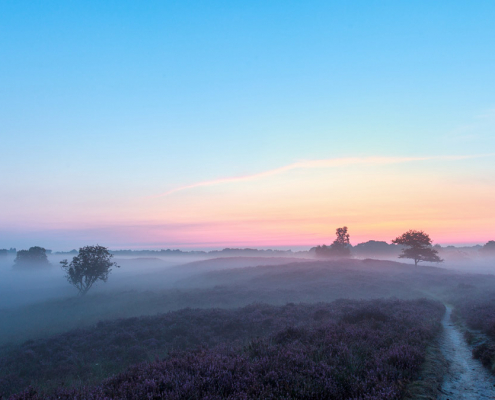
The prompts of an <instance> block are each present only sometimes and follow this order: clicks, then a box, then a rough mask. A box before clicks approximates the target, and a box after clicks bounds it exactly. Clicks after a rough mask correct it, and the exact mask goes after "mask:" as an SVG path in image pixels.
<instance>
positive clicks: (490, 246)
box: [480, 240, 495, 255]
mask: <svg viewBox="0 0 495 400" xmlns="http://www.w3.org/2000/svg"><path fill="white" fill-rule="evenodd" d="M480 251H481V252H482V253H483V254H485V255H495V240H490V241H488V242H487V243H485V244H484V245H483V247H482V248H481V249H480Z"/></svg>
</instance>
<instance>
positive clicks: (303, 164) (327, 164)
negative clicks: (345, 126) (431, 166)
mask: <svg viewBox="0 0 495 400" xmlns="http://www.w3.org/2000/svg"><path fill="white" fill-rule="evenodd" d="M493 155H495V153H492V154H482V155H464V156H430V157H346V158H329V159H323V160H307V161H298V162H295V163H293V164H289V165H285V166H283V167H279V168H275V169H270V170H268V171H263V172H259V173H256V174H251V175H243V176H235V177H227V178H219V179H213V180H209V181H202V182H196V183H193V184H191V185H185V186H179V187H176V188H174V189H170V190H169V191H167V192H164V193H161V194H158V195H155V196H150V197H149V198H159V197H165V196H169V195H171V194H173V193H178V192H182V191H184V190H189V189H194V188H199V187H207V186H216V185H222V184H227V183H239V182H246V181H254V180H258V179H262V178H266V177H269V176H274V175H280V174H283V173H285V172H288V171H292V170H296V169H313V168H332V167H340V166H348V165H360V164H365V165H384V164H399V163H406V162H414V161H428V160H464V159H469V158H478V157H488V156H493Z"/></svg>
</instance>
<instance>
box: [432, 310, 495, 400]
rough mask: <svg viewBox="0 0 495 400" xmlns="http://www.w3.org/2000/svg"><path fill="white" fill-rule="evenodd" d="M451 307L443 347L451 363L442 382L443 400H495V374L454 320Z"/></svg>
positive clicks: (446, 315)
mask: <svg viewBox="0 0 495 400" xmlns="http://www.w3.org/2000/svg"><path fill="white" fill-rule="evenodd" d="M451 312H452V308H451V307H447V312H446V313H445V316H444V318H443V320H442V325H443V328H444V334H443V338H442V341H441V349H442V353H443V355H444V357H445V358H446V359H447V361H448V362H449V371H448V373H447V375H446V376H445V380H444V383H443V385H442V394H441V395H440V396H439V397H438V399H440V400H457V399H495V377H494V376H492V375H491V374H490V373H489V372H488V371H487V370H486V369H485V368H484V367H483V365H481V363H480V362H479V361H478V360H475V359H473V358H472V353H471V349H470V347H469V346H468V345H467V343H466V341H465V340H464V337H463V335H462V333H461V332H460V330H459V329H458V328H457V327H456V326H455V325H454V324H453V323H452V322H451V320H450V314H451Z"/></svg>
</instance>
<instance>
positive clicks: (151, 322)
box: [3, 300, 444, 400]
mask: <svg viewBox="0 0 495 400" xmlns="http://www.w3.org/2000/svg"><path fill="white" fill-rule="evenodd" d="M443 313H444V307H443V305H442V304H439V303H436V302H432V301H428V300H415V301H401V300H372V301H352V300H339V301H336V302H333V303H329V304H323V303H320V304H314V305H287V306H285V307H271V306H266V305H253V306H249V307H245V308H242V309H238V310H230V311H225V310H184V311H181V312H177V313H169V314H166V315H163V316H160V317H155V318H156V319H153V318H151V317H147V318H135V319H129V320H122V321H117V322H107V323H103V324H100V326H97V327H95V328H94V329H93V330H86V331H73V332H69V333H67V334H65V335H60V336H57V337H56V338H52V339H48V340H45V341H38V342H32V343H26V344H25V345H23V346H22V347H21V348H19V349H17V352H12V353H10V355H9V357H10V358H9V359H8V360H4V361H3V363H4V364H3V368H6V365H7V364H5V362H8V363H12V362H14V361H16V357H19V358H18V361H16V362H21V359H22V360H25V359H29V358H30V357H31V358H32V357H37V353H36V351H39V350H38V346H41V345H42V343H44V344H45V347H46V348H45V352H46V353H45V354H46V355H47V358H48V360H46V359H44V358H43V357H40V358H39V359H38V362H45V363H46V362H48V363H49V365H48V366H47V367H43V366H42V365H40V364H37V365H38V368H39V369H47V370H50V369H52V368H56V367H57V361H56V360H52V361H51V364H50V361H49V360H50V357H51V355H53V354H56V353H57V351H58V350H57V342H58V341H61V340H65V344H64V345H63V346H66V349H67V350H66V351H68V349H69V348H72V349H73V353H72V357H74V358H76V359H77V357H83V354H82V353H80V352H83V351H84V350H83V349H82V348H78V347H77V345H76V344H77V342H78V341H79V340H82V338H83V337H84V336H87V337H88V339H86V344H85V345H84V349H86V350H88V357H91V356H90V354H91V351H89V349H90V348H91V340H95V343H94V345H93V347H94V348H95V350H94V351H95V353H93V354H98V353H99V352H102V354H104V355H103V356H102V357H110V358H111V357H117V355H111V354H110V353H107V352H108V351H110V350H108V349H106V348H105V349H104V348H99V347H100V346H102V345H103V343H104V342H105V340H109V342H107V344H106V347H110V346H111V344H110V343H113V346H115V347H114V348H113V351H116V352H117V353H118V354H124V352H123V350H120V346H123V347H126V348H127V350H128V351H131V350H132V349H133V348H134V347H135V346H138V347H139V348H141V349H146V351H149V350H148V349H150V348H151V347H152V346H158V347H159V348H160V349H161V350H162V351H164V350H167V351H168V354H167V355H166V356H165V357H164V358H162V359H161V360H157V361H154V362H143V363H140V364H136V365H134V366H131V367H129V368H128V369H127V370H125V372H122V373H120V374H117V375H115V376H113V377H111V378H109V379H107V380H104V381H103V382H101V383H100V384H99V385H97V386H93V387H88V386H87V387H79V388H72V389H71V388H68V387H67V386H63V387H62V386H61V387H59V388H57V389H55V390H53V391H51V393H47V392H42V391H40V389H35V388H29V389H26V390H25V391H24V392H22V393H20V394H17V395H13V396H12V397H11V399H13V400H15V399H42V398H53V399H55V398H59V399H74V398H76V399H105V398H126V399H142V398H167V399H185V398H192V399H199V398H208V399H221V398H222V399H223V398H231V399H246V398H320V399H324V398H332V399H398V398H400V397H401V396H402V395H403V393H404V388H405V385H406V384H407V383H408V382H410V381H411V380H414V379H415V377H416V375H417V373H418V370H419V367H420V365H421V363H422V362H423V359H424V353H425V348H426V346H427V345H428V343H429V342H430V341H431V340H432V339H433V338H434V337H435V335H436V334H437V333H438V331H439V327H440V324H439V321H440V319H441V317H442V315H443ZM186 321H189V322H186ZM155 324H157V325H159V326H160V328H156V329H155ZM116 327H119V328H120V329H115V328H116ZM179 328H182V330H178V331H176V332H175V333H170V330H171V329H179ZM161 329H165V330H166V331H167V332H168V333H166V334H164V335H163V336H160V335H159V333H160V332H161ZM98 330H103V331H102V332H104V334H103V333H102V332H100V334H101V336H105V335H108V336H110V335H111V336H112V338H111V339H98V337H99V336H98V334H97V333H96V332H97V331H98ZM114 331H115V332H114ZM189 331H192V332H191V333H190V334H189ZM124 333H125V334H124ZM92 335H94V336H92ZM174 335H175V336H174ZM203 335H204V337H203ZM131 336H133V337H134V338H135V340H136V343H135V344H134V345H133V346H130V343H131V342H130V340H131V339H130V337H131ZM157 336H158V338H157ZM256 336H258V337H257V338H255V337H256ZM151 337H153V338H154V339H155V340H154V341H151V340H150V339H151ZM196 339H198V343H196V342H195V340H196ZM98 340H101V341H100V342H98ZM145 342H146V343H149V344H143V343H145ZM119 343H125V345H124V344H119ZM151 343H153V344H151ZM157 343H158V344H157ZM47 344H48V345H47ZM198 345H203V346H202V347H198ZM191 347H193V348H194V349H191ZM187 348H189V350H187ZM184 349H186V350H184ZM29 351H31V352H32V353H29V354H26V352H29ZM119 351H120V353H119ZM133 351H134V350H133ZM33 353H34V354H33ZM67 357H70V355H67ZM92 357H94V355H93V356H92ZM121 357H123V356H121ZM81 360H82V359H81ZM85 362H87V361H85ZM26 370H27V371H29V370H32V367H29V368H27V369H26ZM59 376H61V377H63V376H64V375H59ZM61 380H62V381H63V382H64V383H67V381H66V379H65V378H62V379H61ZM38 381H39V378H38ZM26 382H27V380H26Z"/></svg>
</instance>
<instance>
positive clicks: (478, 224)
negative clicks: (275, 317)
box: [0, 0, 495, 250]
mask: <svg viewBox="0 0 495 400" xmlns="http://www.w3.org/2000/svg"><path fill="white" fill-rule="evenodd" d="M494 20H495V3H494V2H493V1H488V0H486V1H483V0H481V1H477V2H465V1H456V0H451V1H436V2H430V1H415V2H392V1H353V2H344V1H341V2H328V1H317V0H315V1H310V2H301V1H290V0H284V1H269V2H267V1H256V0H254V1H249V2H233V1H214V0H212V1H208V2H204V1H146V2H137V1H125V0H120V1H91V0H86V1H70V2H69V1H51V0H47V1H43V2H33V1H22V0H15V1H12V0H4V1H2V2H0V38H1V39H0V60H1V62H0V143H1V147H0V148H1V156H0V176H1V183H0V248H10V247H17V248H18V249H20V248H28V247H30V246H34V245H40V246H43V247H46V248H50V249H55V250H70V249H72V248H78V247H82V246H85V245H88V244H95V243H99V244H100V245H106V246H108V247H110V248H112V249H121V248H136V249H144V248H181V249H194V248H197V249H213V248H223V247H259V248H294V249H297V248H309V247H311V246H314V245H318V244H324V243H325V244H329V243H331V242H332V241H333V239H334V237H335V229H336V228H337V227H339V226H344V225H345V226H348V227H349V232H350V235H351V243H353V244H356V243H359V242H363V241H367V240H371V239H373V240H385V241H388V242H390V241H391V240H392V239H393V238H395V237H396V236H399V235H400V234H401V233H403V232H404V231H406V230H408V229H419V230H424V231H426V232H427V233H429V234H430V236H431V237H432V239H433V241H434V242H435V243H439V244H475V243H479V244H483V243H486V242H487V241H488V240H494V239H495V209H494V208H493V204H495V79H494V73H493V71H495V52H494V51H493V48H494V43H495V24H493V21H494Z"/></svg>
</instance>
